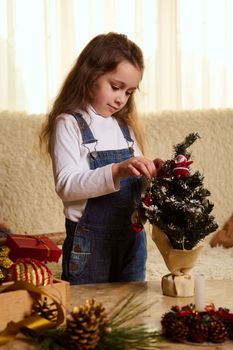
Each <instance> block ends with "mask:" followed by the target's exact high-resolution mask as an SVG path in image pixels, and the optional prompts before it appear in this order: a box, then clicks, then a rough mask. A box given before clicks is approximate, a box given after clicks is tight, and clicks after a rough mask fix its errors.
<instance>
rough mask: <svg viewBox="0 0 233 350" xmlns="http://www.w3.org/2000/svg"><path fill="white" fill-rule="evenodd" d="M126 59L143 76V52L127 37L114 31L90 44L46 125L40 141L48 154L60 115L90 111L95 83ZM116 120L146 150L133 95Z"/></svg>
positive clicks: (54, 105)
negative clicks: (131, 133)
mask: <svg viewBox="0 0 233 350" xmlns="http://www.w3.org/2000/svg"><path fill="white" fill-rule="evenodd" d="M122 60H127V61H129V62H130V63H132V64H133V65H134V66H135V67H137V68H138V69H139V70H140V71H141V73H142V74H143V71H144V60H143V54H142V51H141V49H140V48H139V47H138V46H137V45H136V44H135V43H134V42H133V41H131V40H129V39H128V38H127V36H126V35H124V34H118V33H113V32H110V33H108V34H100V35H97V36H96V37H95V38H93V39H92V40H91V41H90V42H89V43H88V44H87V46H86V47H85V48H84V49H83V51H82V52H81V53H80V55H79V57H78V58H77V61H76V62H75V64H74V66H73V68H72V69H71V71H70V72H69V74H68V76H67V77H66V79H65V81H64V83H63V85H62V87H61V90H60V92H59V93H58V95H57V97H56V99H55V101H54V103H53V106H52V108H51V111H50V112H49V114H48V115H47V118H46V121H45V123H44V125H43V126H42V130H41V133H40V141H41V144H42V143H45V145H46V149H47V151H48V152H49V149H50V140H51V136H52V133H53V130H54V124H55V120H56V118H57V116H58V115H60V114H61V113H67V114H70V113H73V112H74V111H76V110H77V109H80V110H83V111H86V109H87V106H88V105H89V104H90V103H91V96H92V89H93V85H94V83H95V81H96V80H97V79H98V78H99V77H100V76H102V75H103V74H105V73H107V72H110V71H112V70H114V69H115V68H116V67H117V65H118V64H119V63H120V62H121V61H122ZM114 117H115V118H116V119H118V120H121V121H123V122H125V123H126V124H127V125H129V126H130V127H131V128H132V129H133V131H134V133H135V137H136V140H137V142H138V144H139V147H140V148H141V150H142V151H143V150H144V147H143V132H142V128H141V125H139V124H140V123H139V119H138V115H137V112H136V107H135V102H134V95H133V94H132V95H130V97H129V99H128V101H127V103H126V105H125V106H124V107H123V108H122V110H120V111H119V112H117V113H115V114H114Z"/></svg>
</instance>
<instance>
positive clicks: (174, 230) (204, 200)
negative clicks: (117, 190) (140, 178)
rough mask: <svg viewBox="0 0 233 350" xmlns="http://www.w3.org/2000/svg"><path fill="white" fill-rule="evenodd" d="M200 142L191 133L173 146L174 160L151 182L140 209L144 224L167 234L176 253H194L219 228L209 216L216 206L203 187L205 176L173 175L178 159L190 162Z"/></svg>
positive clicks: (195, 135)
mask: <svg viewBox="0 0 233 350" xmlns="http://www.w3.org/2000/svg"><path fill="white" fill-rule="evenodd" d="M198 138H200V136H199V134H198V133H191V134H189V135H188V136H186V138H185V140H184V142H182V143H179V144H177V145H176V146H174V156H173V158H172V159H170V160H167V161H166V162H165V163H164V165H163V168H162V174H163V175H164V176H163V177H155V178H153V179H152V181H151V184H150V186H149V187H148V189H147V191H146V193H145V195H144V197H143V199H142V202H141V203H140V206H139V208H138V210H139V216H140V217H141V218H142V220H144V221H145V219H146V220H149V222H150V223H151V224H153V225H156V226H157V227H158V228H159V229H161V230H162V231H163V232H165V233H166V235H167V237H168V238H169V240H170V243H171V245H172V247H173V248H175V249H192V248H193V247H195V246H196V245H197V244H198V243H199V242H200V241H201V240H202V239H204V237H205V236H207V235H209V234H210V233H211V232H214V231H215V230H216V229H217V228H218V225H217V223H216V222H215V218H214V216H213V215H211V214H210V213H211V211H212V210H213V207H214V205H213V203H211V202H210V201H209V199H208V197H209V196H210V191H209V190H207V189H206V188H205V187H204V184H203V180H204V176H203V175H202V174H201V173H200V172H199V171H196V172H195V173H194V174H191V172H189V173H188V174H187V175H186V176H180V177H179V178H177V177H176V175H175V173H174V166H175V160H176V159H177V156H179V155H183V156H185V157H186V159H187V161H189V160H190V156H191V153H190V152H189V151H188V150H187V148H188V147H190V146H191V145H192V144H193V143H194V142H195V141H196V140H197V139H198ZM148 199H149V200H148Z"/></svg>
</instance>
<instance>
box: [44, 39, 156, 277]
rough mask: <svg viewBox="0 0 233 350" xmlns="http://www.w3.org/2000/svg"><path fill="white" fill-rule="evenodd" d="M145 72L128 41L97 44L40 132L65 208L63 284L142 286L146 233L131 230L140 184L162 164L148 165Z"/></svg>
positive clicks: (138, 53)
mask: <svg viewBox="0 0 233 350" xmlns="http://www.w3.org/2000/svg"><path fill="white" fill-rule="evenodd" d="M143 70H144V62H143V55H142V52H141V50H140V48H139V47H138V46H137V45H136V44H135V43H133V42H132V41H130V40H129V39H128V38H127V37H126V36H125V35H122V34H117V33H108V34H103V35H98V36H96V37H95V38H94V39H92V40H91V41H90V42H89V44H88V45H87V46H86V47H85V48H84V49H83V51H82V52H81V54H80V55H79V57H78V59H77V62H76V63H75V65H74V67H73V68H72V69H71V71H70V73H69V74H68V76H67V78H66V79H65V82H64V84H63V86H62V88H61V91H60V93H59V94H58V96H57V98H56V100H55V102H54V104H53V107H52V109H51V111H50V113H49V115H48V119H47V121H46V123H45V125H44V127H43V130H42V134H41V137H42V140H43V141H45V142H46V145H47V150H48V152H49V154H50V156H51V158H52V163H53V172H54V180H55V186H56V192H57V194H58V195H59V196H60V198H61V200H62V202H63V205H64V214H65V218H66V238H65V241H64V244H63V260H62V279H64V280H67V281H69V282H70V283H71V284H81V283H102V282H120V281H127V282H128V281H143V280H144V279H145V266H146V256H147V253H146V252H147V250H146V234H145V231H144V230H142V231H141V232H138V233H136V232H135V231H134V230H133V227H132V222H131V216H132V213H133V211H134V210H135V207H136V205H137V203H138V201H140V195H141V182H142V178H147V179H150V178H151V177H154V176H156V174H157V172H158V171H159V169H160V167H161V163H162V161H161V160H160V159H156V160H155V161H151V160H148V159H146V158H145V157H144V156H143V154H142V152H143V136H142V131H141V129H140V127H139V123H138V119H137V115H136V110H135V105H134V92H135V91H136V90H137V89H138V87H139V83H140V81H141V79H142V75H143Z"/></svg>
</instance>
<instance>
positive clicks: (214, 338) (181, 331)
mask: <svg viewBox="0 0 233 350" xmlns="http://www.w3.org/2000/svg"><path fill="white" fill-rule="evenodd" d="M161 325H162V331H163V334H164V336H165V337H167V338H168V339H171V340H173V341H178V342H185V341H192V342H195V343H203V342H213V343H223V342H224V341H225V340H226V339H227V338H230V339H233V314H230V313H229V310H226V309H222V308H219V309H218V310H215V308H214V306H213V308H212V309H209V310H207V311H204V312H198V311H196V310H195V307H194V305H193V304H190V305H186V306H184V307H182V308H180V307H178V306H174V307H172V308H171V310H170V311H169V312H167V313H166V314H164V315H163V317H162V319H161Z"/></svg>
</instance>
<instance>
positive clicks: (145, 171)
mask: <svg viewBox="0 0 233 350" xmlns="http://www.w3.org/2000/svg"><path fill="white" fill-rule="evenodd" d="M156 164H157V163H154V162H153V161H151V160H149V159H146V158H144V157H134V158H130V159H128V160H125V161H124V162H121V163H116V164H113V166H112V175H113V180H114V182H115V181H117V180H119V179H120V178H122V177H127V176H140V175H142V176H145V177H146V178H148V179H151V178H152V177H154V176H156V174H157V169H156Z"/></svg>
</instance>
